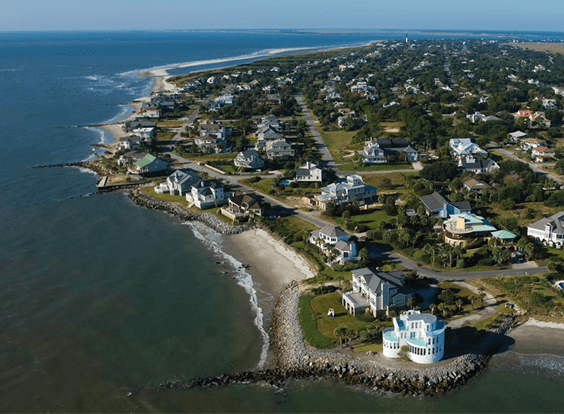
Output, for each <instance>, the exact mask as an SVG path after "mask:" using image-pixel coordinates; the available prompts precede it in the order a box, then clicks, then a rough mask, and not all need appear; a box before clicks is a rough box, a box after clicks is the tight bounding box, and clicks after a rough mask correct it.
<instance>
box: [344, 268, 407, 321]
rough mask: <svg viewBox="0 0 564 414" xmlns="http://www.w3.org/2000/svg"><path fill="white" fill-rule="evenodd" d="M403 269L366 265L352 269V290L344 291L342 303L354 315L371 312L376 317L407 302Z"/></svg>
mask: <svg viewBox="0 0 564 414" xmlns="http://www.w3.org/2000/svg"><path fill="white" fill-rule="evenodd" d="M403 287H404V275H403V272H402V271H398V272H382V271H380V270H378V269H375V268H371V267H365V268H363V269H356V270H353V271H352V291H349V292H345V293H343V297H342V304H343V306H344V307H345V309H346V310H347V311H348V312H349V313H351V314H352V315H357V314H362V313H370V314H372V315H373V316H374V317H378V316H381V315H387V314H388V313H389V311H391V310H394V309H397V308H402V307H404V306H405V305H406V304H407V299H408V297H409V296H408V295H406V294H405V293H403V292H402V290H403Z"/></svg>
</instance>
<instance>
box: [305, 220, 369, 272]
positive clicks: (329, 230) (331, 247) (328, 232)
mask: <svg viewBox="0 0 564 414" xmlns="http://www.w3.org/2000/svg"><path fill="white" fill-rule="evenodd" d="M309 242H310V243H312V244H315V245H316V246H318V247H319V249H320V250H321V251H322V252H323V253H324V254H325V255H326V256H328V257H330V258H331V257H332V259H330V262H333V263H340V264H344V263H345V262H350V261H355V260H357V258H358V257H357V249H356V242H355V241H354V240H350V235H349V234H348V233H347V232H346V231H344V230H343V229H342V228H340V227H335V226H331V225H327V226H325V227H323V228H321V229H319V230H314V231H313V232H311V235H310V237H309Z"/></svg>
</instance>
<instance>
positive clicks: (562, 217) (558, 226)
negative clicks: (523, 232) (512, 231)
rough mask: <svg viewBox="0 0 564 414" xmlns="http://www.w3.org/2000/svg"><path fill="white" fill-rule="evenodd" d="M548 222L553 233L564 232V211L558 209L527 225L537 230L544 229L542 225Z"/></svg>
mask: <svg viewBox="0 0 564 414" xmlns="http://www.w3.org/2000/svg"><path fill="white" fill-rule="evenodd" d="M547 224H550V227H551V229H552V232H553V233H558V234H564V226H563V224H564V211H559V212H558V213H556V214H553V215H552V216H550V217H545V218H542V219H540V220H538V221H535V222H534V223H531V224H529V225H528V226H527V227H530V228H532V229H537V230H544V227H545V226H546V225H547Z"/></svg>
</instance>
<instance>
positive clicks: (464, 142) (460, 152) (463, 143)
mask: <svg viewBox="0 0 564 414" xmlns="http://www.w3.org/2000/svg"><path fill="white" fill-rule="evenodd" d="M449 146H450V149H451V151H452V155H453V157H454V158H456V159H459V158H461V157H465V156H467V155H472V156H475V155H478V156H484V157H485V156H487V155H488V153H487V151H484V150H483V149H482V148H480V147H479V146H478V145H476V144H474V143H473V142H472V140H471V139H470V138H451V140H450V141H449Z"/></svg>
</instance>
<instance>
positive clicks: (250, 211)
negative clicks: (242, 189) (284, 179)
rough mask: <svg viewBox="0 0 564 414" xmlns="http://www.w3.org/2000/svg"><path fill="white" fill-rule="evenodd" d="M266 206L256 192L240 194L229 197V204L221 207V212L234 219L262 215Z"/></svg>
mask: <svg viewBox="0 0 564 414" xmlns="http://www.w3.org/2000/svg"><path fill="white" fill-rule="evenodd" d="M263 212H264V207H263V205H262V204H261V203H260V201H259V200H258V199H257V198H256V197H255V196H254V194H239V195H236V196H232V197H229V199H228V200H227V206H226V207H224V208H222V209H221V214H223V215H224V216H226V217H229V218H230V219H232V220H239V219H241V218H244V217H261V216H262V215H263Z"/></svg>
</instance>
